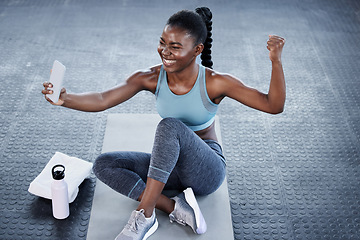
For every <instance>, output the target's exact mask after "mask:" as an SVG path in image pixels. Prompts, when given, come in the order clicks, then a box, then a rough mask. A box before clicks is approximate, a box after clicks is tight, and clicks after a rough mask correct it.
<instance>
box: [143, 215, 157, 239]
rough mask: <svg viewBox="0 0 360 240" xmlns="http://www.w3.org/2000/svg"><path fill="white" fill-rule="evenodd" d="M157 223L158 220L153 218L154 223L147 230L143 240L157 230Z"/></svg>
mask: <svg viewBox="0 0 360 240" xmlns="http://www.w3.org/2000/svg"><path fill="white" fill-rule="evenodd" d="M158 226H159V223H158V220H157V219H156V218H155V223H154V224H153V225H152V226H151V228H149V231H147V233H146V234H145V236H144V238H143V240H146V239H148V237H150V236H151V235H152V234H153V233H154V232H155V231H156V230H157V229H158Z"/></svg>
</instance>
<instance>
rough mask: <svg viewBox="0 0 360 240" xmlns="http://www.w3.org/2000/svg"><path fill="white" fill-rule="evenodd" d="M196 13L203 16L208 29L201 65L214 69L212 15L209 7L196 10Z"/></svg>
mask: <svg viewBox="0 0 360 240" xmlns="http://www.w3.org/2000/svg"><path fill="white" fill-rule="evenodd" d="M195 11H196V12H197V13H198V14H199V15H200V16H201V18H202V19H203V21H204V22H205V25H206V29H207V36H206V39H205V42H204V50H203V51H202V53H201V60H202V61H201V64H202V65H203V66H205V67H208V68H212V66H213V62H212V60H211V47H212V41H213V40H212V38H211V36H212V33H211V31H212V21H211V19H212V13H211V11H210V9H209V8H207V7H200V8H196V9H195Z"/></svg>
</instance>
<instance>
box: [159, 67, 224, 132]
mask: <svg viewBox="0 0 360 240" xmlns="http://www.w3.org/2000/svg"><path fill="white" fill-rule="evenodd" d="M155 96H156V108H157V111H158V113H159V114H160V116H161V117H162V118H167V117H173V118H177V119H179V120H180V121H182V122H183V123H184V124H185V125H186V126H188V127H189V128H190V129H191V130H193V131H199V130H202V129H205V128H207V127H209V126H210V125H211V124H212V123H213V122H214V120H215V114H216V111H217V109H218V105H217V104H215V103H213V102H212V101H211V100H210V98H209V96H208V94H207V91H206V81H205V67H204V66H202V65H200V64H199V73H198V76H197V79H196V82H195V84H194V86H193V87H192V89H191V90H190V91H189V92H188V93H186V94H183V95H176V94H174V93H173V92H172V91H171V90H170V88H169V85H168V81H167V74H166V71H165V70H164V68H163V66H161V70H160V74H159V78H158V82H157V86H156V91H155Z"/></svg>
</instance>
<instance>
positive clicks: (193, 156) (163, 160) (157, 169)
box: [93, 118, 226, 200]
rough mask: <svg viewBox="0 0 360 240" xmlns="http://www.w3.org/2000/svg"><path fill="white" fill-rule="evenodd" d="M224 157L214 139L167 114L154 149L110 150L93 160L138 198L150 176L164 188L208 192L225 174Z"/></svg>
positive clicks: (108, 180)
mask: <svg viewBox="0 0 360 240" xmlns="http://www.w3.org/2000/svg"><path fill="white" fill-rule="evenodd" d="M225 165H226V164H225V158H224V156H223V155H222V149H221V146H220V145H219V144H218V143H217V142H216V141H214V140H202V139H201V138H199V137H198V136H197V135H196V134H195V133H194V132H193V131H192V130H190V129H189V128H188V127H187V126H186V125H185V124H184V123H182V122H181V121H179V120H177V119H175V118H165V119H163V120H161V121H160V123H159V124H158V126H157V129H156V134H155V141H154V145H153V150H152V153H151V154H149V153H143V152H109V153H104V154H101V155H100V156H99V157H98V158H97V159H96V161H95V163H94V167H93V170H94V173H95V175H96V176H97V177H98V179H100V180H101V181H102V182H104V183H105V184H107V185H108V186H110V187H111V188H112V189H114V190H115V191H117V192H119V193H121V194H123V195H125V196H127V197H130V198H132V199H135V200H138V198H139V196H140V195H141V193H142V192H143V191H144V190H145V186H146V180H147V177H150V178H152V179H155V180H158V181H160V182H163V183H165V189H168V190H178V191H182V190H184V189H186V188H187V187H191V188H192V189H193V191H194V193H195V194H197V195H208V194H210V193H212V192H214V191H215V190H216V189H218V188H219V187H220V185H221V184H222V182H223V180H224V178H225Z"/></svg>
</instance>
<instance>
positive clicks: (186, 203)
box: [169, 188, 207, 234]
mask: <svg viewBox="0 0 360 240" xmlns="http://www.w3.org/2000/svg"><path fill="white" fill-rule="evenodd" d="M172 199H173V200H175V209H174V211H172V212H171V213H170V214H169V217H170V222H171V223H173V222H177V223H179V224H181V225H184V226H185V225H188V226H190V227H191V228H192V230H193V231H194V233H197V234H203V233H205V232H206V230H207V226H206V222H205V219H204V217H203V215H202V213H201V211H200V207H199V205H198V203H197V201H196V198H195V195H194V192H193V190H192V189H191V188H187V189H186V190H184V192H182V193H181V194H179V195H178V196H176V197H173V198H172Z"/></svg>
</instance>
